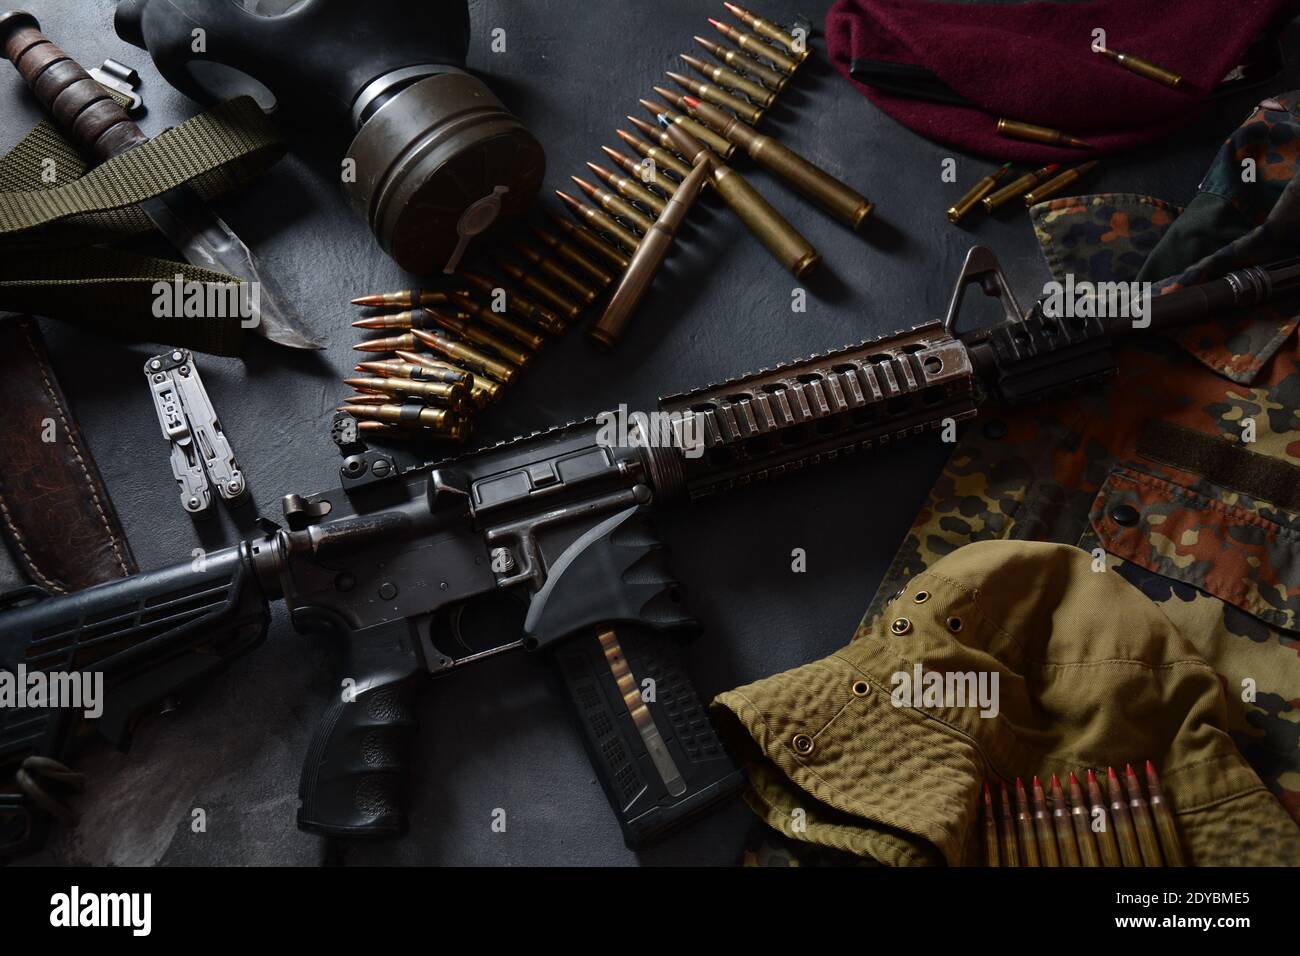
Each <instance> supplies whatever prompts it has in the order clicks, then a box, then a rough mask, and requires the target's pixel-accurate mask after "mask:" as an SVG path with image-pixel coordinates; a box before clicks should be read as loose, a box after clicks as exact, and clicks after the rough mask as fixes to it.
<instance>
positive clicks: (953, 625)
mask: <svg viewBox="0 0 1300 956" xmlns="http://www.w3.org/2000/svg"><path fill="white" fill-rule="evenodd" d="M948 630H950V631H952V632H953V633H954V634H956V633H957V632H958V631H960V630H961V618H959V617H950V618H948Z"/></svg>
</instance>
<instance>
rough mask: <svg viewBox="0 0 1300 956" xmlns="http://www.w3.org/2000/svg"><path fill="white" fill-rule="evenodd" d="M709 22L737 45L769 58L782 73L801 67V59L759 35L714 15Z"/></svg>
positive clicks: (748, 51)
mask: <svg viewBox="0 0 1300 956" xmlns="http://www.w3.org/2000/svg"><path fill="white" fill-rule="evenodd" d="M709 22H710V23H711V24H713V29H715V30H717V31H718V32H719V33H721V34H722V35H723V36H724V37H726V38H727V39H728V40H730V41H731V42H732V43H734V44H735V45H736V46H737V47H739V48H740V49H742V50H744V51H745V52H746V53H750V54H753V55H754V56H756V57H759V58H760V59H763V60H767V62H768V63H771V64H772V65H773V66H774V67H776V68H777V69H778V70H780V71H781V72H782V73H785V74H792V73H794V71H795V70H797V69H799V63H800V61H799V60H796V59H795V58H794V57H792V56H790V55H789V54H788V53H782V52H781V51H780V50H778V49H777V48H776V47H774V46H772V45H771V44H770V43H765V42H763V40H762V39H760V38H759V37H758V36H757V35H755V34H753V33H746V32H745V31H744V30H737V29H736V28H735V27H733V26H729V25H728V24H725V23H723V22H721V21H720V20H714V19H713V18H712V17H710V18H709Z"/></svg>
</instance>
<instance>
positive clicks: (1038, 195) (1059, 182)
mask: <svg viewBox="0 0 1300 956" xmlns="http://www.w3.org/2000/svg"><path fill="white" fill-rule="evenodd" d="M1096 165H1097V161H1096V160H1095V159H1093V160H1089V161H1088V162H1086V163H1080V164H1079V165H1078V166H1075V167H1074V168H1073V169H1067V170H1066V171H1065V172H1063V173H1061V175H1059V176H1057V177H1056V178H1054V179H1049V180H1048V181H1047V182H1045V183H1043V184H1042V185H1041V186H1035V187H1034V188H1033V189H1031V190H1030V191H1029V192H1027V193H1025V205H1026V206H1032V205H1034V204H1035V203H1040V202H1042V201H1043V200H1044V199H1048V198H1050V197H1052V196H1055V195H1056V194H1057V193H1059V192H1060V191H1061V190H1062V189H1064V188H1065V187H1066V186H1069V185H1070V184H1071V183H1074V182H1077V181H1078V180H1080V179H1082V178H1083V177H1084V176H1086V175H1087V174H1088V173H1089V172H1091V171H1092V167H1094V166H1096Z"/></svg>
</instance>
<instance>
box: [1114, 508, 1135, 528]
mask: <svg viewBox="0 0 1300 956" xmlns="http://www.w3.org/2000/svg"><path fill="white" fill-rule="evenodd" d="M1110 520H1111V521H1113V522H1115V523H1116V524H1118V525H1123V526H1124V527H1125V528H1131V527H1133V525H1135V524H1137V523H1138V510H1137V509H1136V508H1134V507H1133V506H1132V505H1119V506H1118V507H1116V508H1113V509H1111V512H1110Z"/></svg>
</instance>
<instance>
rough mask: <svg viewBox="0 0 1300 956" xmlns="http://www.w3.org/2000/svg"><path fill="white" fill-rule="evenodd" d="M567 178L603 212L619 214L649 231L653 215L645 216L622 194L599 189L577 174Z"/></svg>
mask: <svg viewBox="0 0 1300 956" xmlns="http://www.w3.org/2000/svg"><path fill="white" fill-rule="evenodd" d="M569 178H570V179H572V180H573V182H574V183H575V184H576V185H577V187H578V188H579V189H581V190H582V191H583V192H584V193H586V194H587V195H588V196H589V197H590V198H592V199H594V200H595V201H596V202H597V204H599V206H600V207H601V208H602V209H604V210H605V212H607V213H609V214H610V215H613V216H621V217H622V218H623V219H625V220H626V221H627V222H629V223H631V224H632V225H633V226H635V227H636V228H637V229H639V230H640V231H641V232H643V233H644V232H648V231H649V229H650V225H651V223H653V222H654V217H652V216H647V215H646V214H645V213H643V212H642V211H641V210H640V209H637V208H636V206H633V205H632V204H631V203H630V202H628V201H627V200H626V199H624V198H623V197H622V196H616V195H614V194H613V193H612V192H610V191H609V190H608V189H601V188H600V187H599V186H597V185H596V184H595V183H589V182H587V181H586V180H585V179H581V178H579V177H577V176H570V177H569Z"/></svg>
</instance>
